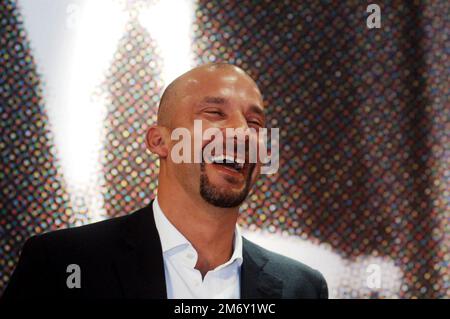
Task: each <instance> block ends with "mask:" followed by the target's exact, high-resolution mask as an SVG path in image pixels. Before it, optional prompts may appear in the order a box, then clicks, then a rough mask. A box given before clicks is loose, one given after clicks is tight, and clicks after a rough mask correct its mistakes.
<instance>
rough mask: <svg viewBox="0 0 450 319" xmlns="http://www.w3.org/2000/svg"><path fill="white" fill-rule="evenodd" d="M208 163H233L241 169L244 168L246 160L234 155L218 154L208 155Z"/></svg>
mask: <svg viewBox="0 0 450 319" xmlns="http://www.w3.org/2000/svg"><path fill="white" fill-rule="evenodd" d="M207 162H208V163H233V164H234V165H235V166H234V167H235V168H236V169H238V170H241V169H243V168H244V162H245V160H243V159H240V158H236V159H234V158H233V156H226V155H217V156H211V157H208V161H207Z"/></svg>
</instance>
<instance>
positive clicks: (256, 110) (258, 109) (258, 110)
mask: <svg viewBox="0 0 450 319" xmlns="http://www.w3.org/2000/svg"><path fill="white" fill-rule="evenodd" d="M249 111H251V112H254V113H258V114H259V115H261V116H262V117H263V118H265V117H266V114H265V113H264V110H263V109H262V108H261V107H259V106H257V105H250V107H249Z"/></svg>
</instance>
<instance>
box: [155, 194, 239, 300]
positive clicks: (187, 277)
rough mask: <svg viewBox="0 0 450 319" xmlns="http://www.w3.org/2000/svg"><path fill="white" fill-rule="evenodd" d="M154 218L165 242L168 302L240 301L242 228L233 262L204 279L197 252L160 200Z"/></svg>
mask: <svg viewBox="0 0 450 319" xmlns="http://www.w3.org/2000/svg"><path fill="white" fill-rule="evenodd" d="M153 215H154V218H155V223H156V228H157V229H158V233H159V238H160V239H161V247H162V251H163V259H164V273H165V278H166V288H167V298H168V299H193V298H202V299H214V298H222V299H239V298H240V272H241V265H242V237H241V233H240V229H239V226H238V225H236V229H235V233H234V243H233V254H232V256H231V258H230V260H228V261H227V262H226V263H224V264H222V265H220V266H218V267H216V268H215V269H213V270H210V271H208V272H207V273H206V275H205V277H204V278H203V280H202V274H201V273H200V271H199V270H198V269H195V265H196V264H197V258H198V254H197V251H196V250H195V248H194V247H193V246H192V244H191V243H190V242H189V241H188V240H187V239H186V237H184V236H183V234H181V233H180V232H179V231H178V229H176V228H175V226H174V225H173V224H172V223H171V222H170V221H169V220H168V219H167V217H166V216H165V215H164V212H163V211H162V210H161V207H160V206H159V203H158V197H156V198H155V200H154V201H153Z"/></svg>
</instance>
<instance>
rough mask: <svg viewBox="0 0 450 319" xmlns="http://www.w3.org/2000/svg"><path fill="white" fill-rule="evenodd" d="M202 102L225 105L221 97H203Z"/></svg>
mask: <svg viewBox="0 0 450 319" xmlns="http://www.w3.org/2000/svg"><path fill="white" fill-rule="evenodd" d="M202 102H203V103H212V104H225V102H226V100H225V99H224V98H223V97H219V96H205V97H204V98H203V100H202Z"/></svg>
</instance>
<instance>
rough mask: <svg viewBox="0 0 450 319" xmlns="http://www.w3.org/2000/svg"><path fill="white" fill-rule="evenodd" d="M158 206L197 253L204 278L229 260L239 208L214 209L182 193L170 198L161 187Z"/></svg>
mask: <svg viewBox="0 0 450 319" xmlns="http://www.w3.org/2000/svg"><path fill="white" fill-rule="evenodd" d="M171 187H173V185H171ZM158 203H159V205H160V207H161V210H162V211H163V212H164V214H165V215H166V217H167V219H168V220H169V221H170V222H171V223H172V224H173V225H174V226H175V227H176V228H177V229H178V231H179V232H180V233H182V234H183V236H184V237H186V239H187V240H188V241H189V242H190V243H191V244H192V246H193V247H194V248H195V250H196V251H197V253H198V259H197V264H196V266H195V268H196V269H198V270H200V272H201V273H202V276H203V277H204V276H205V274H206V273H207V272H208V271H209V270H212V269H214V268H216V267H217V266H219V265H221V264H223V263H225V262H226V261H228V260H229V259H230V257H231V255H232V253H233V239H234V232H235V229H236V221H237V217H238V214H239V208H237V207H234V208H220V207H215V206H213V205H211V204H209V203H207V202H206V201H204V200H203V199H201V198H199V199H195V198H192V196H189V195H188V194H186V193H185V192H183V191H181V190H180V191H179V192H176V196H173V193H169V192H168V191H167V190H166V189H165V188H164V185H161V184H160V185H159V187H158Z"/></svg>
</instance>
